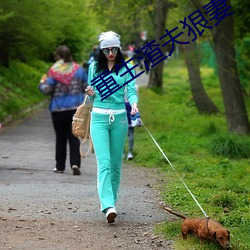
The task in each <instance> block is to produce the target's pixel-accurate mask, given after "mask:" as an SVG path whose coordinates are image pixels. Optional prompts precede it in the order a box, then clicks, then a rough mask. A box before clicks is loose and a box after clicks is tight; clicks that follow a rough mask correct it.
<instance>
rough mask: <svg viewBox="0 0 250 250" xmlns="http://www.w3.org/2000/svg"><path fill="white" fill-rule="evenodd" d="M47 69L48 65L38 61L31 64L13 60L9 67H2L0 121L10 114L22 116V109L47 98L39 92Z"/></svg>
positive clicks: (0, 69) (0, 78)
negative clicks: (41, 80)
mask: <svg viewBox="0 0 250 250" xmlns="http://www.w3.org/2000/svg"><path fill="white" fill-rule="evenodd" d="M47 70H48V66H47V65H46V64H45V63H43V62H38V61H36V62H33V63H31V65H27V64H24V63H21V62H12V63H11V65H10V68H9V69H6V68H4V67H0V122H4V121H5V120H6V118H8V116H10V115H12V116H14V117H16V118H18V117H20V114H21V111H23V110H25V109H28V108H30V107H34V105H36V104H38V103H40V102H41V101H42V100H44V99H45V98H46V97H44V95H42V94H41V93H40V92H39V90H38V84H39V81H40V79H41V76H42V74H44V73H45V72H47Z"/></svg>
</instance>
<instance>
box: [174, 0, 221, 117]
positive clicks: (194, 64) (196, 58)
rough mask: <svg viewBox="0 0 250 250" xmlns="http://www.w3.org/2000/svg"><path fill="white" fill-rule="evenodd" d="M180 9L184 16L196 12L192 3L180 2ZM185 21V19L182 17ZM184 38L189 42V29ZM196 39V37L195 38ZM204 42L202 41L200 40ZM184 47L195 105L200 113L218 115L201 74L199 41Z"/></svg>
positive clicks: (186, 30)
mask: <svg viewBox="0 0 250 250" xmlns="http://www.w3.org/2000/svg"><path fill="white" fill-rule="evenodd" d="M179 4H180V6H179V9H182V14H184V16H186V15H189V14H191V13H192V12H194V11H195V10H194V6H193V4H192V3H191V4H190V2H186V1H182V2H181V1H179ZM182 20H183V17H182ZM186 22H187V23H188V24H189V25H190V26H191V22H190V21H188V20H186ZM183 36H184V40H185V41H189V40H190V37H189V36H188V28H185V29H183ZM194 38H195V37H194ZM200 42H202V39H200ZM183 47H184V51H185V62H186V64H187V70H188V77H189V83H190V88H191V92H192V95H193V99H194V103H195V105H196V107H197V109H198V111H199V112H200V113H206V114H213V113H217V112H218V111H219V110H218V108H217V107H216V105H215V104H214V103H213V101H212V100H211V99H210V98H209V96H208V94H207V92H206V91H205V88H204V86H203V84H202V79H201V73H200V59H201V58H200V50H199V49H197V41H196V40H195V41H193V42H192V41H191V42H190V43H189V44H186V45H185V46H183Z"/></svg>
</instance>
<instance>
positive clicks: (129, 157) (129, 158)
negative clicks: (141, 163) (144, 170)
mask: <svg viewBox="0 0 250 250" xmlns="http://www.w3.org/2000/svg"><path fill="white" fill-rule="evenodd" d="M133 158H134V156H133V154H132V153H131V152H128V155H127V161H130V160H133Z"/></svg>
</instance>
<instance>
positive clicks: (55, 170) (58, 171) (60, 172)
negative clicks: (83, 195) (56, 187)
mask: <svg viewBox="0 0 250 250" xmlns="http://www.w3.org/2000/svg"><path fill="white" fill-rule="evenodd" d="M53 171H54V172H55V173H59V174H63V173H64V171H63V170H57V168H54V169H53Z"/></svg>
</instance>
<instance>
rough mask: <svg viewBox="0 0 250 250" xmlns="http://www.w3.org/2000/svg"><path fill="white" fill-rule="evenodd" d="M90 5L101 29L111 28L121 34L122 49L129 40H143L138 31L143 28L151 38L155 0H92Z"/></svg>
mask: <svg viewBox="0 0 250 250" xmlns="http://www.w3.org/2000/svg"><path fill="white" fill-rule="evenodd" d="M91 6H92V7H93V8H94V11H95V13H96V14H97V19H98V23H99V24H102V26H103V29H104V30H103V31H107V30H113V31H115V32H117V33H118V34H120V35H121V42H122V47H123V49H125V48H126V46H127V45H128V44H129V43H131V42H134V43H135V42H143V41H142V40H141V38H140V33H141V32H142V31H144V30H146V31H147V34H148V37H150V38H149V39H151V38H153V35H154V17H155V1H153V0H141V1H140V2H137V1H133V0H127V1H121V0H119V1H116V0H112V1H108V3H107V1H106V0H94V1H93V2H92V5H91ZM118 13H119V14H118ZM121 24H122V25H121ZM128 31H129V32H128Z"/></svg>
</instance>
